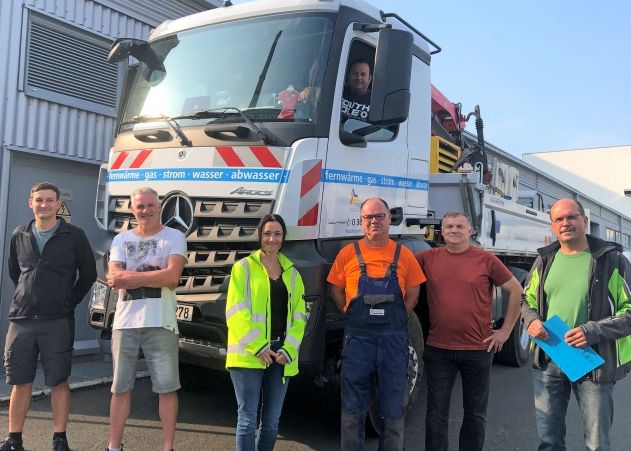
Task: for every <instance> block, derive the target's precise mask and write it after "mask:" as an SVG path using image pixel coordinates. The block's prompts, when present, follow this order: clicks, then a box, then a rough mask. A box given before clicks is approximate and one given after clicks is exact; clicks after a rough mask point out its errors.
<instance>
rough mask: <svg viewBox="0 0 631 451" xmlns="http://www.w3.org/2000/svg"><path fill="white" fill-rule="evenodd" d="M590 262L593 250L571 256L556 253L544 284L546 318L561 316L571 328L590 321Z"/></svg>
mask: <svg viewBox="0 0 631 451" xmlns="http://www.w3.org/2000/svg"><path fill="white" fill-rule="evenodd" d="M590 261H591V253H590V252H589V249H587V250H585V251H583V252H581V253H578V254H571V255H567V254H562V253H561V252H557V253H556V255H555V256H554V260H553V261H552V265H551V266H550V272H549V273H548V277H546V281H545V285H544V287H543V290H544V292H545V294H546V299H547V311H546V319H547V318H550V317H552V316H553V315H557V316H558V317H559V318H561V319H562V320H563V321H565V323H566V324H567V325H568V326H570V328H572V327H576V326H578V325H580V324H585V323H586V322H587V296H588V294H589V293H588V290H589V262H590Z"/></svg>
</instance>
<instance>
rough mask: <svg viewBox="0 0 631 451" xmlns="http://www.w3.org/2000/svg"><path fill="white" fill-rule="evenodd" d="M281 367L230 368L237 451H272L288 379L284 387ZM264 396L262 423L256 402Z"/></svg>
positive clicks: (276, 365) (273, 365)
mask: <svg viewBox="0 0 631 451" xmlns="http://www.w3.org/2000/svg"><path fill="white" fill-rule="evenodd" d="M284 368H285V367H284V366H283V365H279V364H277V363H274V364H272V365H270V366H268V367H267V368H266V369H264V370H259V369H252V368H230V377H231V378H232V385H234V393H235V395H236V397H237V408H238V417H237V451H255V450H256V451H272V450H273V449H274V445H275V444H276V435H277V434H278V420H279V419H280V413H281V411H282V409H283V401H284V400H285V393H287V384H288V378H286V379H285V382H284V383H283V372H284ZM261 391H262V392H263V402H262V406H261V421H260V423H258V421H257V420H258V413H259V399H260V396H261Z"/></svg>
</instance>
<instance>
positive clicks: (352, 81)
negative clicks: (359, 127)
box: [342, 59, 372, 124]
mask: <svg viewBox="0 0 631 451" xmlns="http://www.w3.org/2000/svg"><path fill="white" fill-rule="evenodd" d="M371 81H372V69H371V68H370V63H368V61H366V60H364V59H356V60H354V61H353V62H352V63H351V65H350V67H349V69H348V73H347V74H346V83H345V86H344V93H343V94H342V123H343V124H344V123H346V121H347V120H348V119H357V120H360V121H363V122H367V121H368V111H369V110H370V94H371V93H370V82H371Z"/></svg>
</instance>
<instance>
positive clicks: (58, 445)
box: [53, 437, 70, 451]
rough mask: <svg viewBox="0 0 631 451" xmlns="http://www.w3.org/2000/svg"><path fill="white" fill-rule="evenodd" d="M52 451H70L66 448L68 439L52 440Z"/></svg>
mask: <svg viewBox="0 0 631 451" xmlns="http://www.w3.org/2000/svg"><path fill="white" fill-rule="evenodd" d="M53 451H70V448H68V439H65V438H63V437H59V438H54V439H53Z"/></svg>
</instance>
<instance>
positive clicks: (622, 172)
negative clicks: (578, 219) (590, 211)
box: [523, 146, 631, 249]
mask: <svg viewBox="0 0 631 451" xmlns="http://www.w3.org/2000/svg"><path fill="white" fill-rule="evenodd" d="M523 159H524V161H526V162H527V163H529V164H531V165H532V166H534V167H536V168H538V169H540V170H541V171H544V172H546V173H548V174H550V175H552V176H553V177H555V178H557V179H559V180H562V181H563V182H565V183H567V184H568V185H571V186H574V187H576V188H577V189H578V190H580V191H581V192H583V193H585V194H586V195H588V196H589V197H591V198H593V199H597V200H598V201H599V202H600V203H602V204H604V205H607V206H608V207H610V208H612V209H613V210H615V211H618V212H620V213H621V214H622V215H623V216H626V218H627V219H625V218H620V221H619V223H618V224H607V225H606V227H605V230H604V231H602V236H603V237H604V238H605V239H608V240H611V241H616V242H618V243H620V244H622V245H623V246H624V247H625V248H627V249H629V248H631V222H630V221H629V220H628V218H631V197H629V196H625V191H627V192H629V191H630V190H631V146H616V147H603V148H594V149H576V150H562V151H554V152H537V153H527V154H524V155H523Z"/></svg>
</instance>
